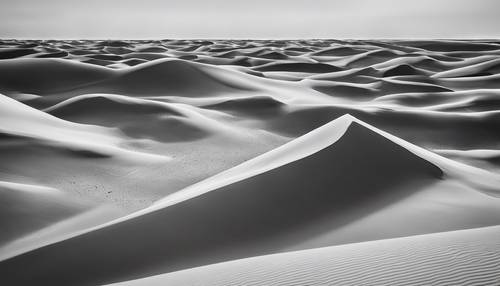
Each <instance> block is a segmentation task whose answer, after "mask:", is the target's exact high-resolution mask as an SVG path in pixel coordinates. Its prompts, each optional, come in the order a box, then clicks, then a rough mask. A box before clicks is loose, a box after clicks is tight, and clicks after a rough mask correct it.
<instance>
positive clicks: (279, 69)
mask: <svg viewBox="0 0 500 286" xmlns="http://www.w3.org/2000/svg"><path fill="white" fill-rule="evenodd" d="M499 56H500V44H499V43H498V42H496V41H487V40H484V41H483V40H476V41H465V40H439V41H438V40H421V41H412V40H387V41H379V40H287V41H274V40H259V41H257V40H256V41H253V40H154V41H145V40H144V41H143V40H105V41H93V40H46V41H34V40H0V73H1V74H2V76H1V77H0V93H1V94H0V158H1V159H0V181H1V182H0V201H1V202H2V203H3V204H4V205H5V206H6V207H4V208H2V210H1V211H0V224H1V225H0V226H1V227H2V230H4V229H5V230H6V231H3V232H2V233H1V234H0V284H2V285H4V284H5V285H32V284H44V285H45V284H47V285H95V284H106V283H115V282H123V281H127V280H131V279H138V278H141V279H139V280H132V281H130V282H124V284H131V285H134V284H140V285H151V284H152V285H155V284H158V285H165V284H169V285H170V284H173V285H177V284H179V285H193V284H196V283H198V284H202V285H205V284H207V285H232V284H238V283H240V284H245V285H247V284H252V283H254V284H256V285H269V284H278V285H289V284H300V285H303V284H315V285H317V284H332V283H333V284H342V285H344V284H345V285H351V284H352V285H360V284H367V285H379V284H380V285H385V284H394V285H406V284H412V283H413V284H415V285H427V284H437V285H447V284H450V285H470V284H477V285H496V284H498V283H497V282H498V281H496V280H495V279H496V277H495V274H496V272H498V270H499V269H498V267H497V265H498V259H497V257H496V256H498V255H496V254H497V252H498V249H499V248H498V243H497V241H498V239H496V238H497V236H498V235H499V233H498V225H500V200H499V197H500V189H499V187H498V186H499V185H500V175H499V174H498V171H499V170H500V167H499V166H500V164H499V159H498V158H499V156H500V155H499V154H500V151H499V150H500V149H499V146H500V145H499V142H500V133H499V132H498V130H500V129H499V128H500V113H499V106H500V101H499V100H498V96H500V94H499V93H500V89H499V86H500V85H499V81H498V78H499V77H500V74H499V72H500V68H499ZM297 251H298V252H297ZM457 257H458V259H457ZM220 262H222V263H220ZM214 263H219V264H214ZM173 271H175V272H173ZM152 275H159V276H154V277H150V278H147V277H148V276H152ZM406 282H407V283H406Z"/></svg>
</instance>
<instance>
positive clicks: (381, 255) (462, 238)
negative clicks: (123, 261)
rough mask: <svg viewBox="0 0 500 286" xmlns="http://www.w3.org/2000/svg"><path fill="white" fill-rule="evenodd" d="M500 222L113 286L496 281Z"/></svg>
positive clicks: (227, 264)
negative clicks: (480, 226)
mask: <svg viewBox="0 0 500 286" xmlns="http://www.w3.org/2000/svg"><path fill="white" fill-rule="evenodd" d="M499 272H500V226H493V227H488V228H477V229H467V230H459V231H452V232H443V233H433V234H427V235H419V236H411V237H403V238H396V239H387V240H379V241H370V242H363V243H355V244H347V245H341V246H333V247H327V248H318V249H311V250H304V251H297V252H287V253H280V254H274V255H267V256H260V257H252V258H247V259H241V260H235V261H230V262H225V263H220V264H214V265H208V266H203V267H198V268H192V269H187V270H183V271H179V272H173V273H168V274H163V275H158V276H153V277H148V278H143V279H138V280H132V281H127V282H122V283H116V284H112V285H120V286H129V285H130V286H139V285H148V286H149V285H150V286H154V285H200V284H202V285H218V286H220V285H290V284H301V285H497V284H498V283H500V280H499V277H498V273H499Z"/></svg>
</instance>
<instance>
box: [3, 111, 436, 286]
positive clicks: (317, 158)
mask: <svg viewBox="0 0 500 286" xmlns="http://www.w3.org/2000/svg"><path fill="white" fill-rule="evenodd" d="M365 142H370V144H365ZM235 169H236V170H235V171H228V173H225V174H224V173H223V174H222V175H220V176H218V178H222V181H221V180H220V179H219V181H218V179H217V178H216V179H212V180H210V179H207V180H206V181H203V182H200V183H199V184H196V185H194V186H192V187H189V188H187V189H186V190H184V191H180V192H178V193H176V194H174V195H173V197H172V198H169V197H167V198H166V199H165V200H164V201H163V202H159V203H158V205H156V207H155V206H153V207H152V209H151V210H149V211H148V209H146V210H145V212H144V213H137V214H136V215H132V216H131V217H130V218H129V219H127V220H123V221H118V222H116V223H113V224H111V225H108V226H105V227H103V228H99V229H96V230H94V231H91V232H88V233H86V234H82V235H80V236H76V237H73V238H70V239H68V240H64V241H60V242H58V243H55V244H52V245H49V246H46V247H42V248H39V249H36V250H34V251H32V252H28V253H26V254H23V255H20V256H17V257H14V258H11V259H9V260H6V261H3V262H1V263H0V269H1V270H0V274H1V275H0V276H1V277H3V279H5V281H7V282H9V283H24V284H26V283H30V282H34V281H37V282H39V283H40V282H43V283H48V284H72V285H80V284H81V285H86V284H95V283H106V282H112V281H117V280H124V279H127V278H134V277H144V276H146V275H151V274H158V273H162V272H166V271H172V270H178V269H183V268H189V267H193V266H199V265H203V264H207V263H214V262H218V261H224V260H230V259H235V258H239V257H248V256H255V255H262V254H266V253H273V252H279V251H280V250H284V249H287V248H291V247H293V246H294V245H296V244H299V243H301V242H303V241H305V240H308V239H311V238H314V237H316V236H318V235H320V234H321V233H323V232H327V231H330V230H332V229H334V228H336V227H339V226H341V225H343V224H345V223H348V221H349V220H350V219H355V218H356V217H360V216H363V215H365V214H366V212H370V211H374V210H376V209H377V208H380V207H382V206H383V205H385V204H390V203H393V202H395V201H397V200H399V199H401V198H404V197H405V196H408V195H410V194H411V193H412V192H415V191H417V190H419V189H420V188H421V187H422V186H424V185H429V184H432V183H433V182H437V181H439V179H440V178H441V176H442V175H443V173H442V171H441V170H440V169H439V168H438V167H436V166H435V165H433V164H432V163H429V162H427V161H426V160H424V159H422V158H420V157H418V156H416V155H414V154H413V153H411V152H410V151H408V150H407V149H405V148H403V147H401V146H399V145H397V144H395V143H393V142H392V141H390V140H388V139H386V138H385V137H384V136H382V135H379V134H377V133H375V132H374V131H372V130H370V129H368V128H366V127H364V126H362V125H360V124H358V123H356V122H353V121H352V119H351V117H349V116H345V117H342V118H339V119H338V120H336V121H334V122H332V123H330V124H328V125H326V126H323V127H322V128H320V129H319V130H315V131H314V132H312V133H310V134H307V135H305V136H304V137H301V138H299V139H297V140H295V141H292V142H291V143H288V144H287V145H284V146H283V147H280V148H279V149H277V150H274V151H272V152H270V153H267V154H265V155H262V156H261V157H257V158H256V159H253V160H252V161H250V162H247V163H245V164H243V165H241V166H238V167H235ZM346 174H356V175H355V176H354V177H353V176H346ZM216 177H217V176H216ZM305 178H307V179H305ZM374 198H379V199H381V198H383V200H381V201H382V203H381V204H375V205H371V204H370V203H369V202H370V201H373V200H374ZM175 202H177V203H175ZM172 203H173V204H172ZM346 211H349V212H352V216H351V217H350V218H346V217H345V216H342V215H341V214H342V213H343V212H346ZM114 237H120V240H113V238H114ZM109 240H113V241H114V242H113V243H112V244H107V246H106V247H105V248H102V247H101V246H102V243H104V242H105V241H109ZM138 245H141V246H140V247H137V246H138ZM86 253H92V255H86ZM48 257H50V260H53V261H58V263H57V264H53V263H48V260H47V259H48ZM41 260H44V261H45V263H43V264H40V263H39V262H40V261H41ZM97 261H99V263H97ZM123 261H127V263H123ZM61 265H64V266H61ZM61 267H63V269H61ZM20 271H23V273H29V275H22V276H21V275H18V274H19V273H20Z"/></svg>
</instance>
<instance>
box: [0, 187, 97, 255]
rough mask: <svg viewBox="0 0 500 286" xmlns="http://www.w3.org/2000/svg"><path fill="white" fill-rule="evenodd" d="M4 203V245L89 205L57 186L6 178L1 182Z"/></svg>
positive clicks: (1, 222)
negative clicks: (9, 180)
mask: <svg viewBox="0 0 500 286" xmlns="http://www.w3.org/2000/svg"><path fill="white" fill-rule="evenodd" d="M0 204H1V205H2V208H1V209H0V225H2V232H1V234H0V246H2V245H3V244H5V243H6V242H8V241H9V240H11V239H12V238H15V237H18V236H20V235H22V234H26V233H30V232H32V231H34V230H37V229H41V228H43V227H45V226H48V225H51V224H53V223H55V222H57V221H60V220H63V219H66V218H67V217H68V216H72V215H76V214H78V213H80V212H83V211H85V210H86V209H87V208H88V206H86V205H85V204H83V203H79V202H78V201H77V200H74V199H71V198H69V197H67V196H65V195H64V194H63V193H62V192H60V191H58V190H55V189H51V188H47V187H41V186H35V185H26V184H16V183H11V182H4V181H1V182H0ZM33 217H35V218H36V220H34V219H33Z"/></svg>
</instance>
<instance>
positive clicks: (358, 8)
mask: <svg viewBox="0 0 500 286" xmlns="http://www.w3.org/2000/svg"><path fill="white" fill-rule="evenodd" d="M499 11H500V0H378V1H377V0H343V1H340V0H246V1H242V0H212V1H203V0H182V1H169V0H87V1H84V0H78V1H76V0H0V38H34V39H38V38H42V39H47V38H56V39H57V38H67V39H78V38H87V39H118V38H128V39H148V38H155V39H158V38H244V39H245V38H255V39H262V38H277V39H283V38H288V39H290V38H500V12H499Z"/></svg>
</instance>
